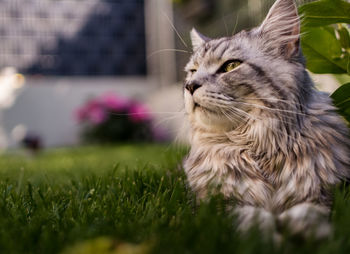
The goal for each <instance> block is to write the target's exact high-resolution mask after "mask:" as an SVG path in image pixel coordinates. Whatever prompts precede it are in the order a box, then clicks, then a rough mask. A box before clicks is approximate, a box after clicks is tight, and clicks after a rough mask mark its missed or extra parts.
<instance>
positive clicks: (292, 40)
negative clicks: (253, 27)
mask: <svg viewBox="0 0 350 254" xmlns="http://www.w3.org/2000/svg"><path fill="white" fill-rule="evenodd" d="M258 31H259V33H260V35H261V36H262V37H263V38H264V39H265V40H266V41H267V43H268V44H270V46H271V47H272V48H278V50H279V51H280V52H279V53H281V54H283V55H284V56H285V57H286V58H291V57H293V56H295V55H298V53H299V47H300V46H299V40H300V19H299V16H298V10H297V7H296V5H295V3H294V0H277V1H276V2H275V3H274V5H273V6H272V7H271V9H270V11H269V13H268V14H267V17H266V18H265V20H264V22H263V23H262V24H261V26H260V27H259V28H258Z"/></svg>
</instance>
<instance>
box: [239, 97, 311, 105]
mask: <svg viewBox="0 0 350 254" xmlns="http://www.w3.org/2000/svg"><path fill="white" fill-rule="evenodd" d="M244 99H245V100H266V101H269V102H274V101H278V102H282V103H285V104H287V105H292V106H294V105H298V106H303V107H304V105H303V104H301V103H298V102H294V101H287V100H283V99H277V98H252V97H250V98H244Z"/></svg>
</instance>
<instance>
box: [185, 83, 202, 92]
mask: <svg viewBox="0 0 350 254" xmlns="http://www.w3.org/2000/svg"><path fill="white" fill-rule="evenodd" d="M201 86H202V85H200V84H198V83H197V82H191V83H188V84H186V86H185V88H186V89H187V90H188V91H189V92H190V93H191V94H192V95H193V93H194V92H195V91H196V90H197V89H198V88H200V87H201Z"/></svg>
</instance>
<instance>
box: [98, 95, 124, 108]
mask: <svg viewBox="0 0 350 254" xmlns="http://www.w3.org/2000/svg"><path fill="white" fill-rule="evenodd" d="M100 102H101V103H102V104H103V105H104V106H105V107H106V108H108V109H110V110H114V111H117V112H120V111H123V110H125V109H126V108H127V107H128V106H129V101H128V100H127V99H124V98H121V97H117V96H115V95H113V94H105V95H103V96H102V97H101V98H100Z"/></svg>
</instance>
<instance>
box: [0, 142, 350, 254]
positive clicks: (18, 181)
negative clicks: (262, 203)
mask: <svg viewBox="0 0 350 254" xmlns="http://www.w3.org/2000/svg"><path fill="white" fill-rule="evenodd" d="M185 153H186V149H184V148H179V147H174V146H166V145H119V146H104V147H81V148H67V149H52V150H47V151H45V152H43V153H42V154H40V155H38V156H37V157H28V156H25V155H23V154H17V153H11V154H7V155H2V156H1V157H0V253H62V254H63V253H64V254H71V253H78V254H79V253H86V254H89V253H350V199H349V195H348V194H347V191H346V190H344V188H342V190H338V191H337V192H336V194H335V195H336V202H335V204H334V212H333V214H332V218H331V220H332V222H333V224H334V235H333V236H332V238H331V239H329V240H324V241H319V242H316V241H311V240H309V241H303V240H301V239H295V238H294V239H291V238H286V240H285V242H284V243H283V244H281V245H280V246H279V247H278V246H274V245H273V244H271V243H269V242H266V243H264V242H263V241H262V240H261V238H262V237H261V235H259V234H258V233H257V232H252V233H251V234H250V235H249V236H246V237H241V236H240V235H239V234H237V233H236V232H235V227H234V218H232V217H230V216H229V215H228V214H226V213H225V209H224V208H223V206H224V202H223V201H222V200H220V198H214V199H212V200H211V201H210V202H208V203H205V204H201V205H199V206H197V205H195V203H194V202H193V200H194V199H193V196H192V195H191V192H190V191H189V190H188V189H187V187H186V182H185V178H184V175H183V172H182V171H181V167H180V162H181V160H182V158H183V156H184V155H185Z"/></svg>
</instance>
